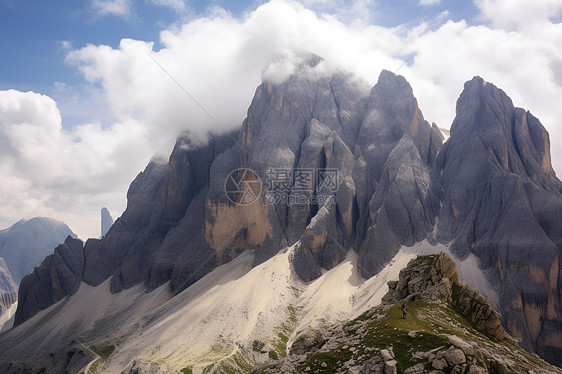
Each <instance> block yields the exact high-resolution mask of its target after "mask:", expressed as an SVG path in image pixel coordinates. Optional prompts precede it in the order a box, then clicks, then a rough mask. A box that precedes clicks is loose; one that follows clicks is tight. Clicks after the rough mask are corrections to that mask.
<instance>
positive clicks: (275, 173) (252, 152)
mask: <svg viewBox="0 0 562 374" xmlns="http://www.w3.org/2000/svg"><path fill="white" fill-rule="evenodd" d="M320 63H321V59H320V58H318V57H317V56H310V57H309V58H307V59H306V60H305V61H304V62H303V63H302V64H301V66H299V67H298V68H297V70H296V71H295V73H294V74H293V75H291V76H290V77H289V78H287V79H286V80H285V81H284V82H282V83H273V82H269V81H264V82H263V83H262V84H261V85H260V86H259V87H258V88H257V89H256V93H255V96H254V99H253V100H252V103H251V105H250V107H249V109H248V115H247V118H246V119H245V121H244V123H243V125H242V128H241V129H240V130H239V131H237V132H233V133H229V134H223V135H220V136H219V135H217V136H212V137H211V138H210V140H209V142H208V143H207V144H204V145H201V144H192V143H191V142H190V140H189V138H188V137H187V136H182V137H180V138H179V139H178V141H177V143H176V146H175V147H174V149H173V151H172V154H171V156H170V159H169V162H168V164H162V163H157V162H151V163H150V164H149V165H148V166H147V167H146V169H145V170H144V171H143V172H142V173H140V174H139V175H138V176H137V178H136V179H135V180H134V181H133V182H132V184H131V186H130V188H129V191H128V195H127V198H128V205H127V209H126V210H125V212H124V213H123V215H122V216H121V217H120V218H119V219H117V221H116V222H115V224H114V225H113V226H112V227H111V229H110V230H109V232H108V233H107V234H106V235H105V236H104V237H103V238H102V239H101V240H96V239H90V240H88V241H87V242H86V243H85V245H84V243H82V242H81V241H79V240H77V239H72V238H68V239H67V240H66V241H65V243H64V244H61V245H60V246H59V247H57V249H56V250H55V253H54V254H52V255H51V256H49V257H47V258H46V259H45V261H43V263H42V264H41V265H40V266H38V267H37V268H35V269H34V271H33V273H31V274H30V275H28V276H26V277H25V278H24V280H23V281H22V284H21V287H20V292H19V299H20V304H19V305H18V310H17V313H16V319H15V324H16V326H17V327H16V328H15V329H13V330H12V331H10V332H9V333H7V334H5V335H2V336H0V349H1V350H3V351H4V352H5V357H9V359H8V358H5V360H11V362H19V363H20V364H21V365H22V367H26V366H27V365H31V366H34V367H33V368H34V369H37V370H38V369H40V368H41V366H38V365H40V364H41V363H46V362H48V363H49V365H51V366H50V367H54V366H57V365H59V366H60V365H62V366H64V365H66V364H67V363H68V357H69V356H68V355H69V352H74V351H78V350H79V348H77V347H76V346H75V344H76V343H75V342H76V341H80V342H83V343H84V344H86V345H88V346H94V347H96V348H99V346H100V344H101V345H103V346H104V347H106V348H107V351H108V352H109V351H111V352H109V354H107V355H106V356H107V357H105V358H104V361H103V362H104V365H106V366H107V368H109V369H108V370H109V371H116V372H121V371H123V370H129V371H130V372H131V373H137V372H154V370H153V371H150V370H152V369H150V367H151V366H154V365H155V366H159V365H160V363H162V362H164V366H166V367H167V368H169V369H170V370H176V371H177V370H179V369H181V368H182V367H187V366H194V367H195V366H196V367H197V368H199V369H201V370H203V368H207V367H209V369H208V370H207V372H211V371H215V372H220V370H219V369H218V367H219V366H220V365H219V363H224V362H225V361H229V362H233V361H234V362H237V361H238V363H237V365H239V366H240V367H242V366H243V367H244V368H245V370H246V371H247V370H250V369H251V368H253V364H255V363H259V362H255V360H258V361H259V360H261V359H262V358H260V357H262V356H260V355H254V354H253V353H252V354H251V355H247V354H246V352H248V351H251V350H252V348H251V345H252V341H253V340H261V341H262V342H265V343H267V344H269V347H274V348H275V349H272V350H274V351H275V352H276V353H277V354H278V355H283V354H286V353H287V352H288V350H289V348H290V346H291V344H293V342H295V341H296V339H298V338H299V335H300V334H307V333H309V332H307V331H305V330H304V328H305V327H306V328H307V329H308V330H310V329H314V328H319V327H320V325H322V324H330V323H335V322H337V321H342V320H348V319H350V318H353V317H356V316H357V315H356V313H360V312H361V313H362V312H364V311H365V310H367V309H369V308H370V307H373V306H374V305H373V303H377V302H378V301H380V297H382V295H383V294H384V293H386V291H387V288H386V286H385V284H386V281H387V280H392V278H391V276H392V274H394V275H396V276H397V274H395V273H393V272H392V271H391V269H394V266H396V263H400V261H402V260H403V259H404V258H406V257H407V256H409V255H410V254H412V253H414V252H415V253H424V254H427V253H436V252H441V251H443V252H446V253H448V254H450V255H451V256H452V257H453V259H454V260H455V262H456V263H457V266H458V269H459V273H461V276H462V277H463V278H464V279H466V281H467V282H468V283H469V284H470V285H471V286H472V287H474V288H476V289H478V290H479V291H480V292H481V293H482V294H483V295H484V296H485V297H487V298H488V299H490V302H491V306H492V307H494V308H496V309H497V310H498V311H499V312H500V313H501V323H502V326H503V328H504V329H505V330H506V331H507V332H508V333H509V334H511V335H512V336H513V337H514V338H515V339H517V340H518V341H519V342H520V344H521V345H522V346H523V347H524V348H526V349H528V350H529V351H532V352H537V353H538V354H540V355H541V356H542V357H543V358H545V359H547V360H548V361H550V362H552V363H555V364H562V341H561V340H560V339H559V337H560V336H561V333H562V324H561V323H560V321H562V303H561V302H562V292H561V288H560V283H561V282H560V279H562V272H561V271H560V269H561V268H562V262H561V261H562V256H561V251H562V215H561V214H560V212H562V183H561V182H560V180H558V178H557V177H556V175H555V172H554V170H553V169H552V165H551V160H550V139H549V135H548V133H547V132H546V130H545V129H544V127H543V126H542V125H541V123H540V122H539V120H538V119H536V118H535V117H534V116H533V115H532V114H531V113H529V112H528V111H525V110H523V109H520V108H515V107H514V106H513V103H512V102H511V100H510V99H509V97H508V96H507V95H506V94H505V92H503V91H502V90H500V89H499V88H497V87H495V86H494V85H493V84H491V83H487V82H485V81H484V80H483V79H481V78H479V77H474V78H473V79H471V80H470V81H468V82H467V83H466V84H465V86H464V90H463V92H462V93H461V95H460V97H459V99H458V101H457V108H456V117H455V120H454V122H453V124H452V126H451V130H450V137H449V138H448V139H447V141H446V142H444V143H443V141H444V137H443V135H442V132H441V131H440V130H439V128H438V127H437V126H436V125H435V124H433V125H430V124H429V122H427V121H426V120H425V119H424V117H423V115H422V112H421V110H420V108H419V107H418V103H417V100H416V98H415V97H414V95H413V91H412V88H411V87H410V85H409V84H408V82H407V81H406V80H405V79H404V78H403V77H401V76H397V75H395V74H393V73H391V72H388V71H383V72H382V73H381V75H380V77H379V80H378V82H377V84H376V85H375V86H374V87H372V88H369V87H367V86H366V85H365V84H364V83H362V82H360V81H358V80H357V78H356V77H354V76H352V75H349V74H345V73H342V72H336V73H330V74H327V73H326V72H325V71H317V70H316V67H317V66H318V65H319V64H320ZM320 70H322V69H320ZM416 251H417V252H416ZM382 280H384V281H382ZM368 286H370V287H368ZM146 291H149V292H148V293H147V292H146ZM98 305H99V306H98ZM375 305H376V304H375ZM20 326H21V327H20ZM53 326H56V327H57V331H58V332H59V333H57V334H55V333H53ZM59 330H60V331H59ZM131 330H133V331H131ZM31 331H33V334H31ZM55 336H56V339H55ZM73 341H74V343H73ZM15 342H20V344H21V345H20V346H19V347H15V346H14V344H15ZM21 342H25V344H24V343H21ZM40 344H46V345H48V346H49V349H54V347H56V348H57V349H56V352H53V355H54V356H51V357H55V358H56V359H55V358H53V359H51V358H48V356H47V355H48V352H47V351H46V350H41V349H36V350H34V351H33V355H32V356H30V354H29V352H28V351H26V350H25V349H24V348H22V347H23V346H26V347H30V346H33V347H37V346H38V345H40ZM116 344H118V345H119V346H116ZM141 345H142V347H141ZM111 347H113V349H115V352H114V353H113V350H110V348H111ZM155 347H160V348H159V349H156V348H155ZM91 349H92V351H95V349H94V348H91ZM272 355H274V354H272ZM59 356H60V357H59ZM73 357H75V358H74V359H73V360H77V361H73V364H72V365H77V366H80V365H82V364H83V363H84V362H83V361H84V360H87V359H90V360H91V356H89V353H85V356H81V357H82V358H80V357H78V356H77V355H74V356H73ZM65 360H66V361H65ZM248 360H249V361H248ZM0 361H1V359H0ZM141 361H143V362H141ZM132 362H136V363H137V366H135V367H129V366H128V365H129V364H131V363H132ZM248 362H249V363H250V364H248ZM143 365H144V367H145V369H142V370H141V369H140V366H143ZM181 365H184V366H181ZM35 366H37V367H35ZM59 366H57V369H60V367H59ZM249 367H251V368H249ZM146 368H149V369H146ZM143 370H144V371H143ZM475 370H476V369H475ZM539 371H540V370H539Z"/></svg>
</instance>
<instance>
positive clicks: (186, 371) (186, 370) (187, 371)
mask: <svg viewBox="0 0 562 374" xmlns="http://www.w3.org/2000/svg"><path fill="white" fill-rule="evenodd" d="M180 373H183V374H193V369H191V367H186V368H183V369H181V370H180Z"/></svg>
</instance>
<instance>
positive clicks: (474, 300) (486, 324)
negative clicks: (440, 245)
mask: <svg viewBox="0 0 562 374" xmlns="http://www.w3.org/2000/svg"><path fill="white" fill-rule="evenodd" d="M388 288H389V290H388V293H387V294H386V295H385V296H384V297H383V301H384V302H385V303H390V304H393V303H398V302H400V301H401V300H411V299H415V298H416V297H421V298H422V299H423V300H429V301H436V300H443V301H444V302H446V303H448V304H450V305H451V306H452V307H453V308H455V309H456V310H457V311H458V312H459V313H460V314H462V315H463V316H464V317H465V318H466V319H467V320H468V321H470V322H471V323H472V324H473V326H474V327H475V328H476V329H477V330H478V331H480V332H483V333H484V334H486V335H488V336H491V337H493V338H494V339H498V340H501V339H504V338H506V337H507V336H508V335H507V333H506V332H505V330H504V329H503V327H502V325H501V320H500V314H499V313H498V312H497V311H495V310H494V309H493V308H492V306H491V305H490V301H489V300H488V299H486V298H485V297H484V296H482V294H480V292H478V291H477V290H475V289H473V288H472V287H470V286H469V285H467V284H465V283H463V282H461V281H460V279H459V273H458V272H457V267H456V265H455V262H454V261H453V260H452V259H451V257H449V256H447V255H446V254H444V253H440V254H439V255H435V256H422V257H418V258H417V259H415V260H412V261H410V263H409V264H408V266H407V267H406V268H404V269H403V270H401V271H400V277H399V280H398V281H392V282H389V284H388Z"/></svg>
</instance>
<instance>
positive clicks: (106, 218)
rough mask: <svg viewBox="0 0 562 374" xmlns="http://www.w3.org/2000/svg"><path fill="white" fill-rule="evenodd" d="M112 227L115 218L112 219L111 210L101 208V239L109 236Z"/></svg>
mask: <svg viewBox="0 0 562 374" xmlns="http://www.w3.org/2000/svg"><path fill="white" fill-rule="evenodd" d="M112 225H113V217H111V214H110V213H109V210H107V208H106V207H103V208H101V237H104V236H105V234H107V232H108V231H109V229H110V228H111V226H112Z"/></svg>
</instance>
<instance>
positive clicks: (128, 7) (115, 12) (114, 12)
mask: <svg viewBox="0 0 562 374" xmlns="http://www.w3.org/2000/svg"><path fill="white" fill-rule="evenodd" d="M91 9H92V11H93V12H94V13H95V14H96V15H97V16H100V17H104V16H118V17H123V18H129V17H130V16H131V15H132V14H133V4H132V2H131V0H92V3H91Z"/></svg>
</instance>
